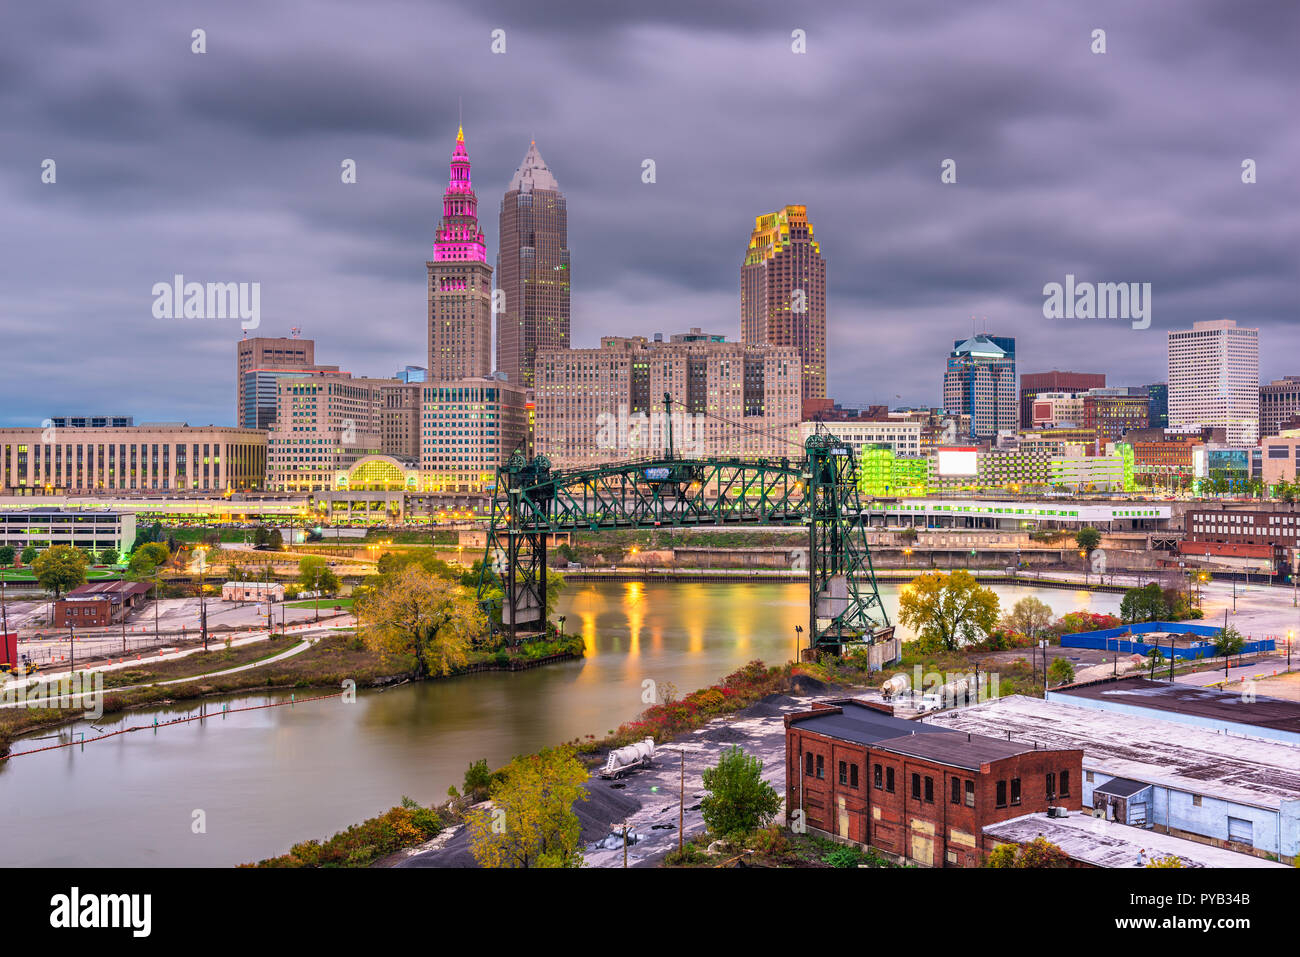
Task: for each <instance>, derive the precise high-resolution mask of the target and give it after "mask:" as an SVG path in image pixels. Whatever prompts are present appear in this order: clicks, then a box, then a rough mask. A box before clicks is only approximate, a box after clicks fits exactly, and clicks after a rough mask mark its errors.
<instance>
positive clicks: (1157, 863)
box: [1142, 854, 1187, 867]
mask: <svg viewBox="0 0 1300 957" xmlns="http://www.w3.org/2000/svg"><path fill="white" fill-rule="evenodd" d="M1142 866H1143V867H1186V866H1187V865H1186V864H1185V863H1184V862H1183V859H1182V858H1181V857H1178V856H1176V855H1174V854H1162V855H1160V856H1159V857H1153V858H1151V860H1149V861H1147V862H1146V863H1145V864H1143V865H1142Z"/></svg>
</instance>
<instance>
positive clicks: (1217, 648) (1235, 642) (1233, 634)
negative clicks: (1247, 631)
mask: <svg viewBox="0 0 1300 957" xmlns="http://www.w3.org/2000/svg"><path fill="white" fill-rule="evenodd" d="M1245 646H1246V639H1244V638H1242V637H1241V632H1239V631H1238V630H1237V629H1236V628H1234V627H1233V626H1232V625H1228V626H1226V627H1224V628H1220V629H1219V631H1218V632H1217V633H1216V634H1215V636H1214V656H1215V657H1216V658H1229V657H1231V656H1232V655H1237V654H1240V653H1241V649H1242V648H1244V647H1245Z"/></svg>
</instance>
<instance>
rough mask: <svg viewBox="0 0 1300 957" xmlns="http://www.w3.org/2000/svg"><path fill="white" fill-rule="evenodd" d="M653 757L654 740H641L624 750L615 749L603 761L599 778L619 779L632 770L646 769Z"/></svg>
mask: <svg viewBox="0 0 1300 957" xmlns="http://www.w3.org/2000/svg"><path fill="white" fill-rule="evenodd" d="M654 756H655V739H654V738H643V739H642V740H640V741H638V742H637V743H636V744H629V745H628V746H627V747H625V748H615V749H614V750H613V751H611V752H609V757H608V758H606V759H605V767H604V768H602V769H601V772H600V776H601V777H602V778H620V777H622V776H623V775H624V774H627V772H629V771H631V770H633V769H634V768H648V767H650V762H651V760H653V758H654Z"/></svg>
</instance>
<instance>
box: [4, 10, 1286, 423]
mask: <svg viewBox="0 0 1300 957" xmlns="http://www.w3.org/2000/svg"><path fill="white" fill-rule="evenodd" d="M1298 10H1300V8H1293V7H1292V6H1291V5H1285V4H1278V3H1259V4H1249V3H1246V4H1243V3H1227V2H1223V3H1211V2H1207V0H1191V2H1184V3H1179V4H1131V3H1125V2H1121V0H1110V2H1102V3H1089V4H1086V5H1085V4H1078V3H1066V2H1057V0H1032V2H1030V0H1022V2H1015V0H1009V2H1000V3H988V4H978V5H977V4H961V3H937V2H920V3H916V2H902V0H899V2H894V3H886V4H870V5H864V4H849V3H844V4H817V5H815V6H798V7H796V6H794V5H789V4H780V3H775V2H769V3H755V2H752V0H736V2H717V3H698V2H677V0H668V2H656V3H653V4H600V3H591V2H587V0H561V2H548V3H545V4H538V3H536V2H520V3H496V4H493V3H486V4H484V3H477V4H443V3H427V2H421V3H416V2H402V0H374V2H368V3H365V4H355V3H343V2H332V3H331V2H319V0H312V2H307V0H286V2H276V3H253V2H251V0H236V2H229V3H224V4H221V5H213V4H202V3H188V4H187V3H175V2H167V3H164V2H160V0H159V2H145V3H136V4H131V5H129V6H128V5H121V4H104V3H99V2H90V0H86V2H62V3H50V4H25V5H15V4H11V5H9V7H8V8H7V9H6V10H5V12H4V13H3V14H0V17H3V19H0V120H2V121H3V122H0V204H2V207H0V208H3V209H4V212H5V215H4V219H3V227H2V228H3V233H0V237H2V241H3V244H4V245H3V254H4V255H3V260H2V262H3V265H0V322H2V323H3V332H4V341H5V344H6V345H7V346H8V347H9V358H10V362H9V364H8V366H7V368H8V371H9V372H10V377H11V388H9V389H7V390H6V398H5V400H4V404H3V412H2V414H0V419H2V420H3V421H4V422H6V423H9V424H30V423H33V422H38V421H39V420H40V419H41V418H43V417H44V416H46V415H49V414H51V413H56V412H64V411H67V412H73V411H88V412H89V411H104V412H127V413H133V414H135V415H136V416H137V420H138V421H139V420H145V419H158V418H166V419H188V420H189V421H191V422H194V423H198V422H205V423H206V422H219V423H220V422H230V421H232V419H233V408H232V404H233V396H234V383H233V371H232V364H233V361H232V360H233V354H234V343H235V341H236V340H237V339H238V337H239V335H240V331H239V328H238V323H237V322H235V321H227V322H224V323H223V322H221V321H220V320H208V321H198V320H190V321H185V320H170V321H168V320H157V319H154V318H153V317H152V315H151V313H150V305H151V302H152V297H151V295H150V288H151V286H152V285H153V283H155V282H159V281H169V280H170V278H171V276H172V275H173V274H174V273H178V272H179V273H183V274H185V275H186V277H187V278H189V279H195V280H199V281H257V282H261V283H262V287H263V305H262V314H263V315H262V326H261V328H260V329H258V330H256V331H257V332H258V333H261V334H265V335H278V334H285V333H286V332H287V330H288V329H289V327H291V326H300V327H302V328H303V330H304V334H305V335H309V336H312V337H314V338H315V339H316V340H317V355H318V358H319V360H320V361H322V362H327V363H337V364H338V365H340V366H342V367H343V368H345V369H348V370H350V371H352V372H353V373H355V374H367V375H388V374H391V373H392V372H393V371H394V370H396V369H397V368H400V367H401V366H402V365H405V364H407V363H412V364H423V361H424V353H425V303H424V296H425V276H424V260H425V259H426V258H427V256H428V254H429V252H430V248H431V241H432V235H433V229H434V226H435V225H436V223H437V219H438V215H439V200H440V196H441V193H442V190H443V188H444V187H445V184H446V175H447V159H448V157H449V155H450V152H451V148H452V144H453V140H454V137H455V129H456V122H457V110H458V108H463V112H464V122H465V127H466V136H467V141H468V146H469V152H470V156H471V159H472V161H473V163H474V179H475V187H476V189H477V192H478V195H479V200H480V217H481V221H482V224H483V226H484V229H485V232H486V233H487V238H488V243H489V250H490V260H491V261H495V245H496V240H497V223H496V217H497V208H498V204H499V202H500V197H501V194H502V193H503V191H504V189H505V186H506V183H507V182H508V180H509V178H510V175H511V174H512V172H513V171H514V168H515V166H516V164H517V163H518V162H519V160H520V159H521V158H522V156H523V153H524V151H525V149H526V148H527V145H528V140H529V138H530V137H533V136H535V137H536V139H537V141H538V145H539V147H540V149H541V151H542V154H543V155H544V156H545V158H546V160H547V162H548V163H549V164H550V166H551V168H552V169H553V170H554V171H555V173H556V176H557V177H558V179H559V181H560V184H561V187H562V188H563V189H564V191H565V193H566V195H567V197H568V201H569V226H570V246H571V248H572V256H573V314H574V330H573V331H574V342H575V345H589V344H594V343H595V341H596V340H597V339H598V337H599V336H600V335H601V334H611V333H619V334H637V333H650V332H654V331H664V332H672V331H676V330H679V329H682V328H685V327H688V326H703V327H706V328H708V329H710V330H712V331H717V332H724V333H727V334H729V335H733V336H734V335H737V333H738V311H739V306H738V271H739V266H740V261H741V258H742V256H743V252H744V248H745V245H746V243H747V241H748V235H749V230H750V228H751V227H752V225H753V219H754V217H755V216H756V215H759V214H761V213H764V212H769V211H771V210H773V209H776V208H778V207H780V206H782V205H785V204H787V203H803V204H806V205H807V206H808V208H809V214H810V216H811V218H812V220H813V223H814V225H815V228H816V232H817V237H818V239H819V240H820V242H821V244H822V251H823V254H824V255H825V257H826V259H827V262H828V274H829V285H830V288H829V302H830V329H829V337H830V379H831V381H830V387H831V392H832V394H833V395H835V396H836V397H837V398H839V399H841V400H842V401H845V402H846V403H849V404H855V403H865V402H870V401H879V402H893V403H898V402H900V401H905V402H909V403H937V402H938V401H939V387H940V377H941V371H942V365H943V357H944V354H945V350H946V349H947V347H948V345H949V344H950V343H951V341H952V339H954V338H956V337H959V336H962V335H964V334H966V333H967V332H969V331H970V329H971V328H972V326H971V317H972V316H975V317H979V318H977V321H985V320H984V319H983V317H987V319H986V322H987V328H988V329H989V330H990V331H992V332H997V333H1002V334H1009V335H1014V336H1016V337H1017V338H1018V340H1019V354H1020V367H1021V369H1022V371H1036V370H1040V369H1049V368H1076V369H1087V370H1095V371H1104V372H1107V373H1108V374H1109V375H1110V376H1111V380H1112V381H1114V382H1117V383H1134V384H1136V383H1140V382H1149V381H1158V380H1161V379H1163V377H1164V363H1165V348H1164V342H1165V336H1164V333H1165V331H1166V330H1167V329H1169V328H1174V327H1178V326H1183V325H1186V324H1187V323H1190V322H1191V321H1193V320H1196V319H1213V318H1220V317H1231V318H1235V319H1237V320H1238V321H1240V322H1243V323H1245V324H1248V325H1257V326H1259V327H1260V328H1261V330H1262V332H1261V335H1262V343H1261V353H1262V356H1263V358H1262V372H1263V374H1264V375H1265V376H1266V377H1271V376H1277V375H1282V374H1284V373H1297V372H1300V368H1296V367H1295V366H1293V365H1291V364H1290V363H1291V357H1292V356H1294V355H1296V352H1297V348H1296V347H1297V346H1298V345H1300V336H1298V335H1297V323H1296V307H1295V303H1296V302H1297V292H1300V290H1298V289H1297V271H1296V265H1295V251H1296V249H1297V248H1300V213H1297V202H1296V201H1297V199H1300V196H1298V195H1297V192H1298V191H1297V187H1296V185H1295V183H1296V178H1295V169H1296V161H1297V158H1298V157H1300V134H1297V130H1296V126H1295V123H1294V106H1293V101H1294V96H1295V90H1296V88H1297V86H1298V84H1297V79H1300V77H1298V76H1297V73H1300V69H1298V68H1297V67H1296V65H1295V62H1294V60H1295V57H1294V50H1295V47H1296V40H1297V36H1298V34H1300V12H1298ZM196 27H200V28H203V29H205V30H206V31H207V35H208V36H207V43H208V53H206V54H204V55H202V56H198V55H194V54H192V53H190V32H191V30H193V29H194V28H196ZM1098 27H1100V28H1103V29H1105V30H1106V32H1107V46H1108V52H1107V53H1106V54H1105V55H1103V56H1097V55H1094V54H1092V53H1091V52H1089V42H1090V34H1091V31H1092V30H1093V29H1094V28H1098ZM497 28H500V29H504V30H505V31H506V39H507V52H506V54H505V55H502V56H495V55H493V54H492V53H491V52H490V48H489V45H490V39H491V38H490V33H491V31H492V30H493V29H497ZM796 28H799V29H803V30H805V31H806V32H807V38H808V41H807V42H808V52H807V53H806V54H805V55H795V54H793V53H792V52H791V51H790V42H791V40H790V34H791V31H792V30H794V29H796ZM458 101H459V103H460V104H463V107H458ZM46 157H51V158H54V159H55V160H56V161H57V163H58V183H57V184H56V185H53V186H46V185H42V184H41V183H40V180H39V174H40V163H41V161H42V160H43V159H44V158H46ZM949 157H951V158H953V159H954V160H956V162H957V170H958V182H957V184H956V185H951V186H948V185H942V184H941V183H940V181H939V170H940V163H941V162H942V161H943V160H944V159H945V158H949ZM1245 157H1251V158H1253V159H1255V160H1256V161H1257V162H1258V163H1259V183H1258V184H1256V185H1253V186H1245V185H1243V184H1242V183H1241V181H1240V164H1241V161H1242V159H1243V158H1245ZM344 158H352V159H355V160H356V161H357V163H358V169H359V182H358V183H357V184H356V185H355V186H344V185H342V184H341V183H340V181H339V170H340V165H339V164H340V163H341V162H342V160H343V159H344ZM646 158H650V159H653V160H655V162H656V164H657V182H656V183H655V184H653V185H646V184H643V183H642V182H641V179H640V175H641V163H642V160H643V159H646ZM1067 272H1068V273H1073V274H1074V275H1076V276H1077V277H1079V278H1080V279H1090V280H1093V281H1137V282H1150V283H1152V285H1153V289H1154V297H1155V302H1154V322H1153V325H1152V328H1151V329H1148V330H1144V331H1136V330H1132V329H1129V328H1128V327H1127V326H1126V325H1125V324H1123V323H1119V322H1110V323H1107V322H1091V323H1087V322H1075V323H1068V322H1061V321H1058V322H1051V321H1048V320H1046V319H1044V318H1043V316H1042V312H1041V307H1042V292H1041V290H1042V286H1043V285H1044V284H1045V283H1048V282H1059V281H1061V280H1063V278H1064V276H1065V274H1066V273H1067ZM13 382H17V383H19V385H18V387H17V388H15V387H12V383H13Z"/></svg>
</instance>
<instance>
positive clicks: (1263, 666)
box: [1174, 656, 1300, 690]
mask: <svg viewBox="0 0 1300 957" xmlns="http://www.w3.org/2000/svg"><path fill="white" fill-rule="evenodd" d="M1292 667H1293V668H1296V667H1300V657H1293V658H1292ZM1286 670H1287V667H1286V658H1285V656H1284V657H1281V658H1265V659H1263V660H1262V661H1254V662H1247V663H1246V664H1244V665H1242V666H1240V667H1238V666H1237V665H1236V664H1235V663H1233V664H1232V666H1231V667H1230V668H1229V669H1228V678H1227V687H1228V689H1229V690H1236V687H1237V685H1239V684H1240V683H1241V681H1242V680H1243V679H1246V678H1271V677H1272V676H1274V675H1280V674H1285V673H1286ZM1174 680H1175V682H1176V683H1178V684H1184V685H1197V686H1198V687H1201V688H1208V687H1210V686H1212V685H1219V684H1223V683H1224V677H1223V666H1222V665H1220V666H1219V667H1218V668H1216V669H1214V670H1213V671H1198V672H1195V673H1193V674H1188V675H1178V676H1177V677H1175V679H1174Z"/></svg>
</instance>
